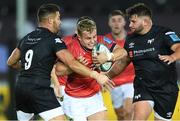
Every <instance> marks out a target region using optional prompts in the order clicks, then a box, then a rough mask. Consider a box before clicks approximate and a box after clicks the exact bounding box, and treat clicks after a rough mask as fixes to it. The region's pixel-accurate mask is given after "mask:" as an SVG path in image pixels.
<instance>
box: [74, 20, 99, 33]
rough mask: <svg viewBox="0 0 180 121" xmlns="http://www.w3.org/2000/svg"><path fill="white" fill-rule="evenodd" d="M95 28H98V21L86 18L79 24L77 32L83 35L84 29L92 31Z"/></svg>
mask: <svg viewBox="0 0 180 121" xmlns="http://www.w3.org/2000/svg"><path fill="white" fill-rule="evenodd" d="M94 29H96V23H95V22H94V21H93V20H90V19H84V20H82V21H79V23H78V24H77V32H78V35H80V36H81V35H82V32H83V31H88V32H90V33H91V32H92V31H93V30H94Z"/></svg>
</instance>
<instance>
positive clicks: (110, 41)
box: [103, 37, 112, 44]
mask: <svg viewBox="0 0 180 121" xmlns="http://www.w3.org/2000/svg"><path fill="white" fill-rule="evenodd" d="M103 39H104V41H105V42H107V43H108V44H111V43H112V40H111V39H109V38H107V37H103Z"/></svg>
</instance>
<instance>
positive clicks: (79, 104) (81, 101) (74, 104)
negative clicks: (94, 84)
mask: <svg viewBox="0 0 180 121" xmlns="http://www.w3.org/2000/svg"><path fill="white" fill-rule="evenodd" d="M63 103H64V104H63V105H64V106H63V109H64V113H65V114H66V115H67V116H69V117H70V118H72V119H73V121H87V117H88V116H90V115H92V114H95V113H97V112H101V111H105V110H106V107H105V106H104V102H103V98H102V94H101V93H100V92H98V93H97V94H95V95H93V96H91V97H87V98H75V97H71V96H69V95H67V94H65V95H64V102H63Z"/></svg>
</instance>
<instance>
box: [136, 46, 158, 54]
mask: <svg viewBox="0 0 180 121" xmlns="http://www.w3.org/2000/svg"><path fill="white" fill-rule="evenodd" d="M153 51H155V48H154V47H153V48H147V49H144V50H134V56H141V55H144V54H145V53H148V52H153Z"/></svg>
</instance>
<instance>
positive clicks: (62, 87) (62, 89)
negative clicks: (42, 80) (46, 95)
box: [57, 86, 65, 107]
mask: <svg viewBox="0 0 180 121" xmlns="http://www.w3.org/2000/svg"><path fill="white" fill-rule="evenodd" d="M64 90H65V86H61V89H60V93H61V96H62V97H60V98H57V99H58V102H59V103H60V104H61V107H63V100H64V94H65V91H64Z"/></svg>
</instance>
